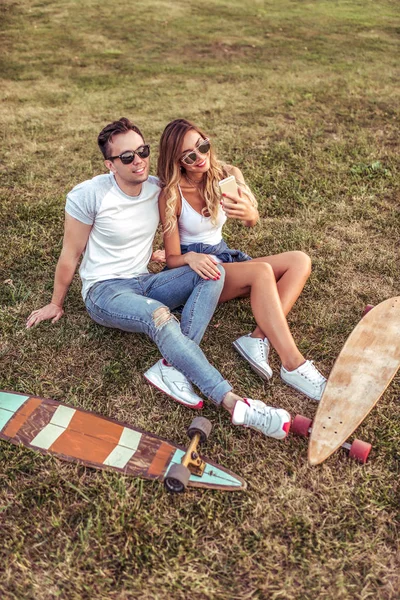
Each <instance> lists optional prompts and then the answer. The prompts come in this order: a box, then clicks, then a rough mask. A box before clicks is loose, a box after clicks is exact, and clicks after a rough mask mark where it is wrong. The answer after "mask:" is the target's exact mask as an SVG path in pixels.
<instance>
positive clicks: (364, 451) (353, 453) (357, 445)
mask: <svg viewBox="0 0 400 600" xmlns="http://www.w3.org/2000/svg"><path fill="white" fill-rule="evenodd" d="M371 448H372V446H371V444H369V443H368V442H363V441H362V440H354V442H353V443H352V445H351V447H350V452H349V456H350V457H351V458H355V459H356V460H358V461H359V462H360V463H363V464H364V463H366V462H367V458H368V454H369V453H370V452H371Z"/></svg>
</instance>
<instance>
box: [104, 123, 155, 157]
mask: <svg viewBox="0 0 400 600" xmlns="http://www.w3.org/2000/svg"><path fill="white" fill-rule="evenodd" d="M128 131H135V132H136V133H138V134H139V135H140V137H141V138H142V139H143V141H144V137H143V135H142V132H141V131H140V129H139V127H136V125H134V124H133V123H131V122H130V120H129V119H127V118H126V117H121V118H120V119H118V121H113V122H112V123H110V124H109V125H106V126H105V127H104V129H102V130H101V131H100V133H99V137H98V138H97V143H98V145H99V148H100V150H101V152H102V154H103V156H104V158H106V159H107V158H108V156H109V152H110V142H112V139H113V137H114V135H116V134H118V133H127V132H128Z"/></svg>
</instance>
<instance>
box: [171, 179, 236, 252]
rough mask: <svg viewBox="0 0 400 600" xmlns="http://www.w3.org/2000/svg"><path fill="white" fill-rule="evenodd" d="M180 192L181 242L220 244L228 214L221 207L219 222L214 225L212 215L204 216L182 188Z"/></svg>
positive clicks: (179, 222) (186, 244)
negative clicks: (184, 193) (187, 197)
mask: <svg viewBox="0 0 400 600" xmlns="http://www.w3.org/2000/svg"><path fill="white" fill-rule="evenodd" d="M179 193H180V195H181V200H182V208H181V214H180V217H179V219H178V229H179V237H180V242H181V244H183V245H184V246H188V245H189V244H195V243H197V242H202V243H203V244H210V245H211V246H214V245H215V244H219V242H220V241H221V239H222V227H223V225H224V223H225V222H226V214H225V213H224V211H223V210H222V208H221V207H219V211H218V217H217V223H216V224H215V225H213V223H212V222H211V217H204V216H203V215H201V214H200V213H198V212H197V211H196V210H194V208H193V207H192V206H190V204H189V202H188V201H187V200H185V198H184V197H183V195H182V192H181V188H180V187H179Z"/></svg>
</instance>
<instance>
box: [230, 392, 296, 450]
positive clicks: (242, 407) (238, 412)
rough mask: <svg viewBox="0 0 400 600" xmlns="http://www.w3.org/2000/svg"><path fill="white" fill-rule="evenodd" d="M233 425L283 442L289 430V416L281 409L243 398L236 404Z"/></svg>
mask: <svg viewBox="0 0 400 600" xmlns="http://www.w3.org/2000/svg"><path fill="white" fill-rule="evenodd" d="M232 423H233V424H234V425H243V426H244V427H251V428H252V429H255V430H256V431H261V433H263V434H264V435H267V436H268V437H272V438H275V439H277V440H283V439H284V438H285V437H286V436H287V434H288V433H289V429H290V415H289V413H288V412H287V411H286V410H283V408H272V407H271V406H267V405H266V404H264V402H261V401H260V400H252V399H251V398H244V400H243V402H240V401H239V402H236V404H235V408H234V411H233V415H232Z"/></svg>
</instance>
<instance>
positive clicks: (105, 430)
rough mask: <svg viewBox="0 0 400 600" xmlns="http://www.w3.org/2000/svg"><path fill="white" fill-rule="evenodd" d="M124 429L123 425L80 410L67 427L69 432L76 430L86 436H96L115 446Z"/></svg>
mask: <svg viewBox="0 0 400 600" xmlns="http://www.w3.org/2000/svg"><path fill="white" fill-rule="evenodd" d="M123 429H124V427H123V425H118V424H117V423H113V422H112V421H107V420H106V419H104V418H102V417H98V416H96V415H93V414H92V413H84V412H81V411H79V410H77V411H76V413H75V414H74V416H73V417H72V419H71V421H70V423H69V425H68V427H67V431H68V430H74V431H76V432H80V433H83V434H85V435H89V436H95V437H96V438H98V439H100V440H104V441H105V442H111V443H112V444H113V446H115V445H116V444H118V442H119V440H120V437H121V434H122V432H123Z"/></svg>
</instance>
